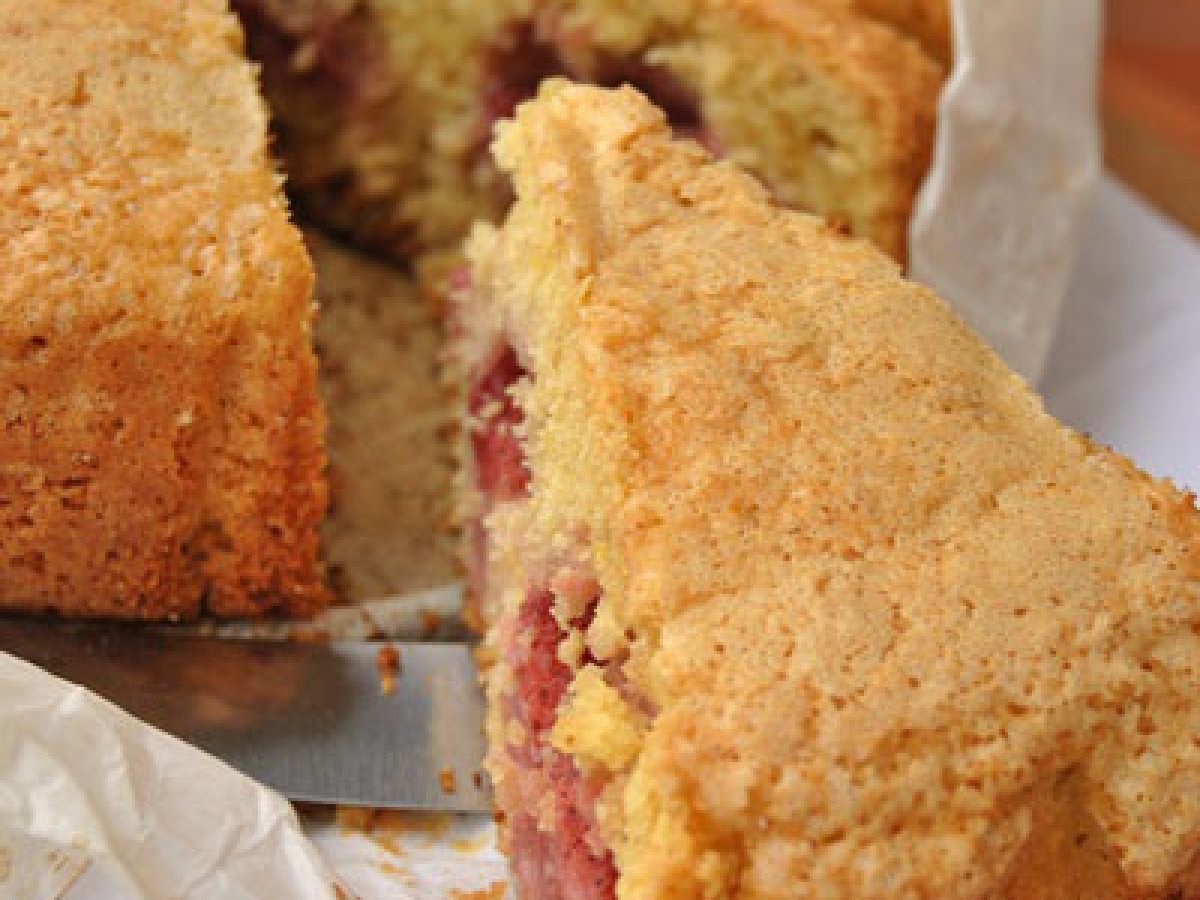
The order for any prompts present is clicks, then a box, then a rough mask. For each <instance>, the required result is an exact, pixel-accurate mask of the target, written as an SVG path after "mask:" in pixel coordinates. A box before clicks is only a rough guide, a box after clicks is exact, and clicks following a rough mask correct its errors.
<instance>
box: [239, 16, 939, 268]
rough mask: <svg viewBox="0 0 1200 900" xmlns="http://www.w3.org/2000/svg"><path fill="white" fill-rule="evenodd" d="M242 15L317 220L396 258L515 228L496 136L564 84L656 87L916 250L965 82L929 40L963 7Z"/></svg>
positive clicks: (654, 94) (686, 128)
mask: <svg viewBox="0 0 1200 900" xmlns="http://www.w3.org/2000/svg"><path fill="white" fill-rule="evenodd" d="M234 6H235V8H236V9H237V10H238V11H239V12H240V13H241V15H242V17H243V20H244V22H245V23H246V27H247V30H248V33H249V47H250V50H251V52H252V54H253V55H254V56H255V57H256V58H258V59H259V60H261V61H262V63H263V67H264V71H263V79H264V85H265V90H266V94H267V97H268V100H269V101H270V103H271V106H272V110H273V113H274V122H275V129H276V132H277V134H278V139H279V143H278V146H279V150H280V152H281V154H282V156H283V158H284V160H285V161H286V165H287V171H288V174H289V184H290V186H291V188H292V190H293V191H294V194H295V196H296V197H297V198H298V200H299V201H300V203H301V205H302V207H303V209H304V210H305V211H306V212H307V213H308V214H309V215H311V216H313V217H314V218H315V219H316V220H317V221H319V222H321V223H322V224H324V225H326V226H329V227H333V228H335V229H337V230H339V231H341V232H343V233H346V234H349V235H352V236H353V237H354V238H356V239H357V240H358V241H359V242H362V243H365V244H367V245H370V246H372V247H374V248H376V249H379V250H382V251H384V252H386V253H388V254H391V255H392V256H394V257H397V258H405V259H408V258H410V257H411V256H413V255H414V254H421V253H425V252H433V251H453V250H455V249H456V248H457V246H458V242H459V240H460V239H461V237H462V236H463V234H464V233H465V231H466V229H467V226H468V225H469V223H470V222H471V221H472V220H473V219H475V218H478V217H483V218H490V219H497V218H499V217H500V216H501V215H502V213H503V211H504V209H505V208H506V206H507V204H508V202H509V200H510V197H511V192H510V189H509V186H508V185H507V183H506V181H505V179H504V178H503V177H502V176H501V175H500V174H499V173H498V172H497V171H496V170H495V168H494V166H493V165H492V164H491V160H490V158H489V156H488V154H487V152H486V150H487V145H488V140H489V138H490V135H491V131H492V126H493V123H494V122H495V121H497V120H498V119H501V118H503V117H505V116H507V115H509V114H510V113H511V112H512V109H513V107H514V106H515V105H516V103H517V102H518V101H519V100H521V99H523V98H525V97H528V96H531V95H532V94H533V92H534V91H535V89H536V87H537V84H538V83H539V82H540V81H541V80H542V79H543V78H545V77H547V76H551V75H562V76H567V77H570V78H573V79H575V80H577V81H584V82H594V83H599V84H604V85H609V86H615V85H617V84H620V83H623V82H628V83H631V84H633V85H634V86H636V87H639V88H640V89H641V90H642V91H643V92H645V93H646V94H648V95H649V96H650V97H651V99H652V100H654V101H655V102H656V103H657V104H658V105H659V106H661V107H663V108H664V109H665V110H666V111H667V114H668V116H669V118H670V119H671V120H672V124H673V125H674V127H675V129H676V131H677V132H678V133H679V134H681V135H686V136H690V137H693V138H695V139H697V140H698V141H700V142H701V143H704V144H705V145H706V146H708V147H709V149H710V150H713V151H714V152H717V153H719V154H720V155H722V156H726V157H728V158H730V159H733V160H735V161H736V162H738V163H739V164H741V165H743V166H744V167H746V168H747V169H748V170H750V171H751V172H754V173H755V174H757V175H758V176H759V177H761V178H762V179H764V180H765V181H766V183H767V184H768V185H769V186H770V188H771V190H772V192H773V194H774V195H775V197H776V198H777V199H778V200H779V201H780V202H782V203H784V204H787V205H791V206H796V207H800V208H803V209H807V210H810V211H812V212H815V213H818V214H820V215H824V216H829V217H831V218H832V219H834V220H835V221H837V222H839V223H841V224H843V225H844V226H845V227H848V228H849V229H850V230H851V231H852V232H853V233H855V234H858V235H863V236H866V237H869V238H871V239H872V240H874V241H876V242H877V243H878V244H879V246H881V247H882V248H884V249H885V250H886V251H887V252H889V253H890V254H892V256H894V257H895V258H896V259H903V258H904V256H905V252H906V232H907V224H908V219H909V214H910V212H911V208H912V204H913V196H914V193H915V192H916V190H917V187H918V185H919V183H920V180H921V179H922V178H923V176H924V173H925V170H926V167H927V164H928V159H929V154H930V148H931V145H932V138H933V131H934V122H935V105H936V101H937V96H938V92H939V91H940V88H941V84H942V80H943V77H944V74H945V70H944V66H943V64H942V61H941V60H940V59H939V58H938V57H937V56H936V55H935V54H936V53H937V52H938V51H937V50H936V49H934V50H933V51H930V50H928V49H926V47H925V46H924V45H922V43H921V42H920V40H919V39H920V38H923V37H924V35H925V33H926V31H928V30H929V27H930V26H927V25H926V24H925V20H926V18H932V17H933V13H932V12H931V10H938V9H940V10H941V18H940V19H939V20H938V21H940V23H941V25H942V26H943V27H944V26H945V25H946V21H947V17H946V9H945V0H657V2H650V3H642V4H629V3H621V2H617V0H538V2H531V0H466V2H461V3H454V4H446V3H440V2H431V0H307V2H304V3H296V2H293V0H235V2H234ZM935 27H936V26H935ZM936 40H937V39H936V38H934V39H933V41H934V43H936Z"/></svg>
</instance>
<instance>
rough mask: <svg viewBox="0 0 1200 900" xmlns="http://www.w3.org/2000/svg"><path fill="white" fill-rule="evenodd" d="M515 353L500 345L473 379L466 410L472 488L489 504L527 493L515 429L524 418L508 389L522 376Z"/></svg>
mask: <svg viewBox="0 0 1200 900" xmlns="http://www.w3.org/2000/svg"><path fill="white" fill-rule="evenodd" d="M525 374H526V373H525V370H524V369H523V368H522V367H521V363H520V362H519V361H518V360H517V353H516V351H515V350H513V348H512V347H511V346H509V345H507V344H506V345H504V346H503V347H501V348H500V349H499V351H498V352H497V353H495V354H494V359H493V361H492V362H491V364H490V365H488V366H486V367H485V368H484V370H483V374H482V375H481V376H480V377H479V378H478V379H477V380H476V382H475V385H474V387H473V388H472V389H471V394H470V397H469V398H468V403H467V408H468V411H469V412H470V414H471V418H472V420H473V421H475V422H476V423H478V424H477V425H476V427H474V428H473V429H472V430H471V451H472V453H473V454H474V457H475V479H476V487H477V488H478V489H479V490H480V491H481V492H482V493H483V494H484V495H485V496H486V497H487V498H488V500H489V501H492V502H495V501H499V500H517V499H519V498H521V497H524V496H526V494H527V493H528V491H529V472H528V471H527V470H526V468H525V451H524V450H523V449H522V447H521V440H520V438H519V437H518V435H517V433H516V428H517V426H519V425H520V424H521V422H522V421H523V419H524V416H523V415H522V414H521V408H520V407H519V406H518V405H517V402H516V400H515V399H514V398H513V396H512V392H511V388H512V387H513V385H515V384H516V383H517V382H518V381H520V380H521V379H522V378H524V377H525Z"/></svg>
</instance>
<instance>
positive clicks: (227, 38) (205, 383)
mask: <svg viewBox="0 0 1200 900" xmlns="http://www.w3.org/2000/svg"><path fill="white" fill-rule="evenodd" d="M241 41H242V38H241V32H240V30H239V26H238V23H237V21H236V20H235V19H234V18H233V17H232V15H231V14H230V13H229V12H228V11H227V9H226V8H225V5H224V3H223V2H218V0H194V2H188V3H178V2H169V0H95V2H87V3H73V2H68V0H39V2H36V3H28V2H19V0H0V173H2V174H0V396H2V397H3V417H4V428H3V431H0V607H19V608H24V609H39V610H40V609H54V610H58V611H60V612H62V613H64V614H68V615H104V616H120V617H139V618H159V617H181V616H189V615H193V614H195V613H197V612H198V611H199V610H200V609H201V608H202V607H204V608H207V609H208V610H210V611H212V612H215V613H218V614H228V615H256V614H261V613H263V612H266V611H268V610H272V609H279V610H283V611H286V612H289V613H295V614H303V613H308V612H312V611H314V610H315V609H316V608H318V607H319V606H321V605H322V604H323V603H324V600H325V591H324V588H323V587H322V580H321V577H322V576H321V571H320V567H319V565H318V559H317V526H318V522H319V520H320V518H321V516H322V513H323V511H324V507H325V488H324V483H323V479H322V468H323V464H324V460H323V454H322V451H321V434H322V430H323V425H324V421H323V413H322V410H321V407H320V404H319V402H318V398H317V393H316V365H315V357H314V355H313V352H312V348H311V346H310V340H311V335H310V322H311V316H312V273H311V268H310V263H309V260H308V257H307V254H306V253H305V250H304V247H303V244H302V242H301V239H300V235H299V233H298V232H297V231H296V230H295V229H294V228H293V227H292V226H291V225H290V224H289V222H288V216H287V209H286V207H285V204H284V200H283V197H282V194H281V191H280V188H279V178H278V176H277V175H276V174H275V173H274V171H273V169H272V167H271V164H270V162H269V160H268V157H267V153H266V119H267V116H266V110H265V107H264V105H263V103H262V101H261V100H260V98H259V96H258V94H257V91H256V85H255V78H254V71H253V69H252V67H251V64H250V63H248V62H247V61H246V60H245V59H244V57H243V56H242V53H241Z"/></svg>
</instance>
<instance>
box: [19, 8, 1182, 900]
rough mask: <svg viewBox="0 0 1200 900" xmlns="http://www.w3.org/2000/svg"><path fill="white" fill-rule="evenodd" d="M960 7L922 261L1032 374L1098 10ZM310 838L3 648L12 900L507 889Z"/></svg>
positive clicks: (258, 800)
mask: <svg viewBox="0 0 1200 900" xmlns="http://www.w3.org/2000/svg"><path fill="white" fill-rule="evenodd" d="M954 13H955V17H956V19H955V40H956V44H957V50H956V60H957V61H956V65H955V71H954V73H953V75H952V77H951V79H950V81H949V84H948V86H947V89H946V91H945V94H944V97H943V101H942V105H941V109H940V114H939V134H938V141H937V147H936V151H935V159H934V162H933V166H932V169H931V171H930V174H929V176H928V178H927V181H926V184H925V186H924V188H923V191H922V193H921V195H920V198H919V202H918V205H917V209H916V212H915V214H914V218H913V222H912V228H911V236H910V237H911V268H912V272H913V274H914V275H915V277H917V278H919V279H922V280H925V281H927V282H928V283H929V284H931V285H933V286H934V287H936V288H937V289H938V290H939V291H940V292H941V293H943V295H945V296H946V297H947V298H948V299H950V300H951V301H952V302H953V303H954V304H955V306H956V307H957V308H958V309H959V311H960V312H961V313H962V314H963V315H964V317H965V318H966V319H967V320H968V321H970V322H971V323H972V324H973V325H974V326H975V327H976V328H977V329H978V330H980V331H981V332H982V333H983V334H984V336H985V337H986V338H987V339H989V340H990V341H991V342H992V343H993V344H994V345H995V346H996V347H997V348H998V349H999V350H1000V351H1001V353H1002V354H1003V355H1005V356H1006V358H1007V359H1008V361H1009V362H1010V363H1011V364H1012V365H1013V366H1014V367H1015V368H1017V369H1018V370H1019V371H1021V372H1022V373H1024V374H1025V375H1026V376H1027V377H1029V378H1030V379H1035V378H1036V377H1037V376H1038V375H1039V374H1040V372H1041V370H1042V368H1043V365H1044V363H1045V359H1046V353H1047V349H1048V348H1049V347H1050V344H1051V340H1052V338H1053V335H1054V331H1055V325H1056V323H1057V321H1058V317H1059V313H1060V308H1061V303H1062V297H1063V292H1064V288H1065V285H1066V281H1067V275H1068V272H1069V271H1070V266H1071V260H1072V258H1073V255H1074V252H1075V246H1076V243H1077V241H1078V234H1079V229H1080V223H1081V220H1082V216H1083V214H1084V211H1085V205H1086V201H1087V198H1088V196H1089V194H1090V191H1091V189H1092V186H1093V184H1094V182H1095V180H1096V177H1097V172H1098V150H1097V147H1098V138H1097V128H1096V114H1095V85H1096V59H1097V45H1098V40H1099V33H1100V12H1099V0H1004V2H996V0H954ZM1195 389H1197V388H1196V387H1194V388H1193V390H1195ZM458 604H459V591H458V589H457V587H456V586H453V585H451V586H447V587H446V588H445V589H440V590H437V591H432V592H427V593H425V594H422V595H421V596H419V597H406V598H389V599H387V600H383V601H378V602H376V603H368V604H365V605H363V606H361V607H359V608H354V609H341V610H337V611H334V612H332V613H331V614H329V615H328V616H327V617H326V618H325V619H324V620H322V621H321V622H320V623H318V624H317V625H316V626H314V625H312V624H309V625H306V626H300V627H304V628H306V629H307V630H312V629H313V628H314V627H316V628H317V629H318V630H323V631H326V632H328V633H329V634H330V635H331V636H334V637H363V636H378V635H381V634H387V635H395V636H405V635H412V634H418V635H419V634H421V633H424V632H427V631H429V630H430V625H431V622H433V623H434V624H438V623H441V624H442V625H444V624H445V623H452V622H453V620H454V617H455V616H456V615H457V613H458V609H459V606H458ZM427 611H432V613H433V618H431V616H430V615H428V614H424V613H425V612H427ZM435 620H436V621H435ZM439 627H441V625H439ZM228 630H229V631H230V632H231V633H234V634H237V633H242V632H244V631H245V630H246V629H245V627H239V626H232V627H231V628H229V629H228ZM287 630H288V627H284V628H276V629H275V631H276V632H277V633H286V632H287ZM308 829H309V833H310V836H311V838H312V841H311V842H310V841H309V840H307V839H306V838H305V836H304V834H303V833H302V831H301V827H300V825H299V823H298V822H297V819H296V817H295V815H294V814H293V812H292V811H291V809H290V808H289V807H288V805H287V804H286V803H285V802H284V801H283V800H282V799H281V798H279V797H278V796H277V795H275V794H274V793H272V792H271V791H269V790H267V789H265V788H262V787H260V786H257V785H255V784H254V783H252V782H250V781H249V780H248V779H246V778H244V777H243V776H241V775H239V774H237V773H235V772H233V771H232V770H230V769H228V768H227V767H225V766H224V765H223V764H221V763H219V762H217V761H215V760H213V759H211V758H209V757H207V756H205V755H204V754H202V753H200V752H199V751H197V750H195V749H193V748H191V747H188V746H187V745H185V744H182V743H180V742H179V741H176V740H174V739H173V738H170V737H167V736H165V735H163V734H162V733H160V732H157V731H155V730H153V729H151V728H149V727H148V726H145V725H142V724H140V723H138V722H136V721H135V720H133V719H132V718H130V717H128V716H126V715H125V714H124V713H121V712H120V711H119V710H117V709H116V708H115V707H113V706H111V705H110V704H108V703H106V702H104V701H102V700H99V699H98V698H96V697H94V696H92V695H90V694H88V693H87V692H85V691H83V690H81V689H79V688H75V687H72V686H70V685H67V684H65V683H64V682H61V681H59V680H57V679H54V678H52V677H51V676H49V675H46V674H44V673H42V672H40V671H38V670H36V669H34V668H33V667H30V666H27V665H25V664H24V663H21V662H19V661H17V660H15V659H13V658H12V657H9V656H6V655H4V654H0V898H21V900H27V898H37V900H40V898H58V897H66V898H68V900H125V898H132V900H136V898H143V897H144V898H154V900H159V898H176V897H178V898H183V897H189V898H213V900H218V898H219V900H243V898H245V900H249V898H263V900H267V898H271V900H275V898H284V897H286V898H297V900H310V898H311V900H318V898H319V900H329V898H331V897H333V896H334V889H333V887H332V884H333V882H332V875H331V870H336V871H337V872H338V873H339V875H340V877H341V878H342V881H343V887H346V888H348V889H349V890H350V891H352V892H353V895H354V896H357V897H359V898H361V900H375V898H379V900H383V898H402V900H425V898H434V897H447V898H454V897H460V898H464V900H465V898H468V897H473V898H478V900H486V898H493V900H496V898H500V897H502V896H505V895H506V891H507V892H509V893H511V890H510V888H509V887H508V886H507V882H506V880H505V867H504V862H503V859H502V858H501V857H500V856H499V854H498V852H497V851H496V849H495V846H494V831H493V829H492V826H491V824H490V822H489V821H488V820H487V819H486V818H484V817H459V818H456V819H453V820H451V821H449V823H448V824H447V823H446V822H441V823H440V824H439V823H438V820H432V819H430V820H425V821H424V822H423V824H422V823H421V821H420V820H419V819H409V820H405V821H404V822H400V823H398V822H397V821H391V822H389V821H384V822H382V823H380V822H375V823H374V824H373V825H372V826H371V828H370V832H371V834H370V835H369V836H368V835H366V834H362V833H356V832H354V831H347V829H346V828H345V827H343V826H339V825H338V824H337V823H334V822H330V821H328V820H321V819H319V818H318V819H317V820H311V821H309V822H308Z"/></svg>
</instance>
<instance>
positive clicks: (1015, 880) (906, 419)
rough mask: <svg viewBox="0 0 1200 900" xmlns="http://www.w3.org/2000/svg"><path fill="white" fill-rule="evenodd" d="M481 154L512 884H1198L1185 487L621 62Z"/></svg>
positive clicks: (1197, 594)
mask: <svg viewBox="0 0 1200 900" xmlns="http://www.w3.org/2000/svg"><path fill="white" fill-rule="evenodd" d="M495 152H496V156H497V159H498V161H499V165H500V166H501V167H502V168H503V169H504V170H505V171H506V172H509V173H511V175H512V177H513V180H514V184H515V187H516V196H517V200H516V203H515V205H514V206H513V208H512V211H511V212H510V214H509V216H508V218H507V220H506V222H505V224H504V225H503V227H502V228H500V229H498V230H497V229H495V228H491V227H481V228H480V229H479V230H478V231H477V232H476V233H475V234H474V236H473V238H472V240H471V243H470V249H469V255H470V258H471V261H472V273H473V274H472V278H473V286H472V288H471V290H470V292H469V294H470V297H469V298H465V299H464V306H463V312H462V316H463V319H464V322H465V326H466V329H467V334H466V337H465V338H464V341H463V344H462V350H463V353H464V356H465V358H466V361H467V364H468V368H469V371H470V372H471V379H470V382H469V399H470V403H469V407H470V411H471V415H470V418H469V420H468V425H469V433H470V435H471V438H472V440H471V450H472V453H473V455H474V460H473V462H472V472H471V475H472V479H473V481H474V484H475V487H476V491H477V493H478V495H479V496H478V504H477V508H478V509H479V510H481V514H482V515H483V516H484V519H483V521H482V523H481V531H480V540H481V541H482V544H483V547H482V554H481V558H482V559H483V560H484V562H483V563H482V565H481V567H480V571H479V574H478V577H477V579H476V583H475V584H476V589H481V590H482V591H483V593H484V595H485V603H484V613H485V618H487V619H488V621H489V623H490V628H489V636H488V646H489V653H490V655H491V656H492V657H493V658H494V659H495V662H494V663H493V664H492V665H491V667H490V668H489V670H488V673H487V679H488V691H489V697H490V714H489V725H488V728H489V734H490V740H491V747H492V749H491V754H490V763H489V765H490V767H491V771H492V775H493V778H494V780H495V782H496V795H497V798H498V802H499V804H500V807H501V809H502V811H503V812H504V821H505V834H506V840H507V841H508V846H509V850H510V852H511V853H512V854H513V857H514V868H515V871H516V873H517V879H518V882H519V883H520V885H521V887H522V889H523V891H524V893H523V895H522V896H523V897H524V898H525V900H536V898H543V897H571V898H601V897H605V898H607V897H613V896H616V897H619V898H621V900H668V898H701V897H704V898H713V897H721V898H793V897H827V898H847V900H851V898H853V900H871V898H876V900H897V898H918V897H921V898H925V897H937V898H941V900H983V898H1006V900H1018V898H1019V900H1033V898H1039V900H1044V898H1055V900H1067V898H1074V900H1083V898H1088V900H1118V898H1121V900H1131V898H1168V897H1182V898H1194V897H1200V877H1198V870H1197V866H1196V853H1197V848H1198V844H1200V741H1197V735H1198V734H1200V692H1198V691H1197V690H1196V684H1197V678H1198V676H1200V672H1198V668H1200V513H1198V512H1197V509H1196V505H1195V499H1194V497H1192V496H1190V495H1185V494H1183V493H1181V492H1179V491H1177V490H1176V489H1175V488H1173V487H1172V486H1171V485H1170V484H1169V483H1167V482H1165V481H1158V480H1154V479H1152V478H1150V477H1149V476H1147V475H1145V474H1143V473H1141V472H1139V471H1138V470H1137V469H1136V468H1134V466H1133V465H1132V464H1130V463H1129V462H1128V461H1127V460H1125V459H1123V458H1121V457H1120V456H1117V455H1116V454H1114V453H1112V452H1110V451H1108V450H1105V449H1103V448H1101V447H1098V446H1096V445H1095V444H1093V443H1091V442H1090V441H1088V440H1087V439H1086V438H1084V437H1082V436H1081V435H1079V434H1077V433H1075V432H1073V431H1071V430H1070V429H1068V428H1066V427H1064V426H1062V425H1060V424H1059V423H1058V422H1056V421H1055V420H1054V419H1053V418H1052V417H1050V416H1049V415H1048V414H1047V413H1046V412H1045V411H1044V409H1043V408H1042V405H1041V403H1040V402H1039V400H1038V399H1037V397H1036V396H1035V395H1034V394H1033V393H1032V392H1031V391H1030V389H1029V388H1028V387H1027V386H1026V385H1025V384H1024V383H1023V382H1022V381H1021V380H1020V379H1019V378H1018V377H1017V376H1016V375H1015V374H1013V373H1012V372H1011V371H1010V370H1009V369H1008V368H1006V367H1005V366H1004V364H1003V363H1002V362H1001V361H1000V359H999V358H998V357H997V356H996V355H995V354H994V353H993V352H992V351H990V350H989V349H988V348H987V347H986V346H985V345H984V344H983V342H982V341H981V340H980V339H979V338H978V337H977V336H975V335H974V334H973V333H972V332H971V331H970V330H969V329H968V328H967V327H966V326H965V325H963V324H962V323H961V322H960V321H959V320H958V319H957V318H956V317H955V316H954V315H953V313H951V312H950V310H949V309H948V307H947V306H946V305H945V304H944V303H943V302H942V301H941V300H939V299H938V298H937V297H936V296H934V295H933V294H932V293H930V292H929V291H928V290H927V289H925V288H923V287H920V286H918V285H916V284H913V283H910V282H907V281H905V280H904V279H903V278H902V277H901V276H900V274H899V271H898V269H897V268H896V266H895V265H894V264H893V263H892V262H891V261H890V260H888V259H886V258H885V257H884V256H883V255H882V254H880V253H879V252H877V251H876V250H875V249H873V248H871V247H870V246H868V245H867V244H866V243H864V242H860V241H856V240H850V239H845V238H841V237H839V236H837V235H835V234H834V233H833V232H832V231H831V230H830V229H829V228H828V227H827V226H826V225H825V224H824V223H823V222H822V221H820V220H818V219H815V218H811V217H809V216H805V215H802V214H798V213H795V212H791V211H787V210H784V209H781V208H779V207H778V206H777V205H774V204H773V203H771V202H770V200H769V197H768V193H767V191H765V190H764V189H763V187H761V186H760V185H759V184H757V183H756V182H754V181H753V180H752V179H750V178H749V177H747V176H746V175H744V174H742V173H740V172H738V171H737V170H736V169H735V168H734V167H733V166H732V165H730V164H728V163H713V162H711V161H710V160H709V159H708V157H707V154H706V153H705V152H704V151H703V150H702V149H701V148H699V147H698V146H696V145H695V144H693V143H687V142H677V141H676V142H673V141H672V139H671V133H670V130H669V128H668V126H667V123H666V122H665V120H664V118H663V116H662V115H661V113H659V112H656V111H655V110H654V109H653V108H652V107H651V106H650V105H649V104H648V103H647V102H646V101H645V100H644V99H643V98H642V97H640V96H639V95H638V94H636V93H635V92H634V91H632V90H629V89H623V90H620V91H616V92H608V91H603V90H599V89H595V88H588V87H581V86H573V85H568V84H565V83H562V82H554V83H551V84H550V85H549V86H547V87H544V88H543V91H542V95H541V97H540V99H538V100H537V101H536V102H532V103H529V104H527V105H525V106H523V107H522V108H521V109H520V111H519V113H518V116H517V118H516V121H515V122H514V123H512V124H506V125H503V126H502V127H501V130H500V133H499V138H498V140H497V143H496V148H495ZM465 293H467V292H464V294H465ZM505 472H506V473H507V476H506V477H500V475H499V474H498V473H505Z"/></svg>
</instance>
